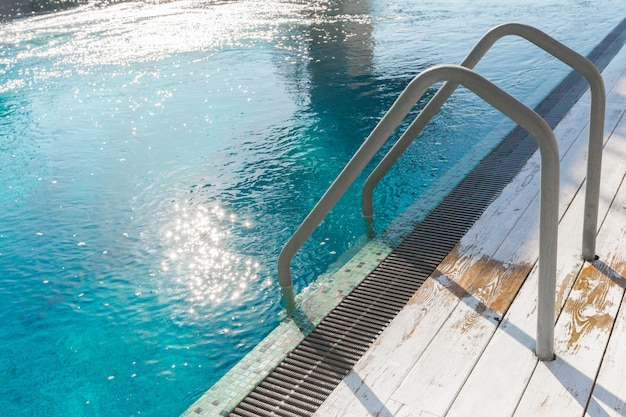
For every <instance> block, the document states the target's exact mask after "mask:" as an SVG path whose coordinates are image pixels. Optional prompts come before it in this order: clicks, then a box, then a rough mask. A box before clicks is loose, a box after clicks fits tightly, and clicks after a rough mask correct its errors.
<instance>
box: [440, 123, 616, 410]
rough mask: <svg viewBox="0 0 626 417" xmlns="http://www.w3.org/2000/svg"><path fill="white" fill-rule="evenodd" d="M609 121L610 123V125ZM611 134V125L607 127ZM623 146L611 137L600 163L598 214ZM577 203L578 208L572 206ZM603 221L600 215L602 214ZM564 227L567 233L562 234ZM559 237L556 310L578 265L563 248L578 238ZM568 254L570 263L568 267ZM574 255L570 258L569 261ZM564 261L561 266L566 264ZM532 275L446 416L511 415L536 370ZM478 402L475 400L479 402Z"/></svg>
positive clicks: (605, 202) (606, 199) (609, 196)
mask: <svg viewBox="0 0 626 417" xmlns="http://www.w3.org/2000/svg"><path fill="white" fill-rule="evenodd" d="M611 122H612V123H613V122H614V120H612V121H611ZM624 125H625V122H624V120H622V121H621V123H620V124H619V125H618V129H617V131H619V130H620V129H624ZM607 129H608V130H609V131H611V130H613V129H612V126H611V124H609V125H608V126H607ZM625 147H626V143H625V142H624V140H623V138H621V137H620V135H619V134H617V135H616V134H613V135H612V136H611V138H610V140H609V141H608V143H607V145H606V148H605V149H606V150H605V161H604V163H603V175H602V178H603V184H602V191H603V192H602V199H601V207H600V212H601V213H602V212H606V210H607V208H608V204H609V203H610V201H611V199H612V193H610V192H609V191H610V190H615V189H616V188H617V187H618V186H619V184H620V181H621V177H622V176H623V163H622V162H621V161H622V160H621V159H620V156H619V154H618V153H617V152H616V151H617V150H619V149H624V148H625ZM582 204H583V202H582V199H581V198H578V199H576V201H575V203H574V205H573V206H572V208H571V209H570V212H572V213H574V212H578V213H579V214H578V215H579V216H581V215H582ZM576 205H577V207H576ZM600 218H601V219H602V216H600ZM564 229H565V230H564ZM560 233H561V236H560V239H559V245H560V247H559V272H558V276H559V277H562V278H561V281H560V285H559V288H560V291H559V292H558V294H557V296H558V299H557V306H558V305H562V302H563V300H564V298H565V295H566V292H567V288H568V282H571V281H572V278H573V275H572V274H573V272H572V271H575V268H573V269H572V270H571V271H570V272H569V273H567V272H566V271H565V269H564V268H568V267H571V266H573V264H575V263H576V262H578V256H577V250H573V249H571V248H569V249H568V248H567V246H568V245H578V241H579V239H577V238H567V237H566V235H565V234H566V233H568V228H566V227H560ZM565 253H570V255H569V257H570V259H572V261H571V262H572V263H573V264H572V265H569V266H568V265H567V261H566V259H567V258H564V257H563V256H564V255H565ZM572 256H573V258H572ZM564 263H565V265H564ZM535 306H536V274H533V275H532V276H531V277H530V278H529V281H528V282H527V283H526V284H524V287H523V288H522V290H521V292H520V294H519V295H518V298H517V299H516V301H515V302H514V303H513V306H512V307H511V310H510V311H509V313H508V314H507V316H506V317H505V319H504V320H503V322H502V325H501V327H500V329H499V330H498V331H497V332H496V334H495V336H494V338H493V339H492V340H491V342H490V344H489V346H487V348H486V350H485V352H484V353H483V355H482V357H481V359H480V361H479V362H478V364H477V366H476V368H475V369H474V370H473V372H472V374H471V376H470V377H469V379H468V381H467V382H466V384H465V386H464V388H463V389H462V390H461V392H460V393H459V396H458V397H457V398H456V400H455V402H454V404H453V405H452V407H451V409H450V410H449V412H448V416H449V417H450V416H466V415H489V416H509V415H511V413H512V412H513V411H514V410H515V408H516V407H517V404H518V401H519V398H520V397H521V395H522V392H523V390H524V388H525V385H526V382H527V381H528V380H529V378H530V375H531V373H532V372H533V369H534V368H535V366H536V363H537V361H536V359H535V357H534V355H531V354H530V352H531V351H532V349H533V348H534V334H535V329H536V323H535V320H536V317H535V316H534V309H535ZM478 399H479V400H478Z"/></svg>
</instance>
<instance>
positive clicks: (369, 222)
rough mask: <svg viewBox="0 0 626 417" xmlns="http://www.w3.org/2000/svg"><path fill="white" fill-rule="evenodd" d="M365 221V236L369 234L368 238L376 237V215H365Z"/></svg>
mask: <svg viewBox="0 0 626 417" xmlns="http://www.w3.org/2000/svg"><path fill="white" fill-rule="evenodd" d="M363 221H364V222H365V236H367V239H368V240H372V239H374V237H376V232H375V231H374V216H363Z"/></svg>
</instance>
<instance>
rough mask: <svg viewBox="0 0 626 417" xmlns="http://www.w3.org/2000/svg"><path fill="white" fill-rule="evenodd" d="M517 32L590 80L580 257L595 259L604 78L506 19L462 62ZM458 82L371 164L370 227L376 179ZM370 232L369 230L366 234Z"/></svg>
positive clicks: (365, 207)
mask: <svg viewBox="0 0 626 417" xmlns="http://www.w3.org/2000/svg"><path fill="white" fill-rule="evenodd" d="M508 35H516V36H519V37H521V38H524V39H526V40H528V41H529V42H531V43H533V44H535V45H537V46H538V47H539V48H541V49H543V50H544V51H546V52H548V53H549V54H551V55H552V56H554V57H556V58H557V59H559V60H561V61H562V62H564V63H566V64H567V65H569V66H570V67H571V68H573V69H575V70H576V71H578V72H579V73H581V74H582V75H583V76H584V77H585V78H586V79H587V81H588V82H589V88H590V90H591V111H590V122H589V123H590V126H589V155H588V159H587V190H586V194H585V214H584V220H583V243H582V257H583V258H584V259H586V260H588V261H591V260H593V259H595V255H596V231H597V225H598V202H599V199H600V172H601V165H602V144H603V137H604V114H605V106H606V101H605V90H604V81H603V80H602V76H601V75H600V72H599V71H598V69H597V68H596V67H595V66H594V65H593V63H591V61H589V60H588V59H587V58H585V57H584V56H582V55H580V54H578V53H577V52H575V51H573V50H572V49H570V48H568V47H567V46H565V45H563V44H561V43H560V42H558V41H556V40H555V39H553V38H551V37H550V36H548V35H546V34H545V33H543V32H542V31H540V30H538V29H535V28H533V27H531V26H527V25H523V24H519V23H505V24H503V25H500V26H496V27H495V28H493V29H491V30H490V31H489V32H487V33H486V34H485V35H484V36H483V37H482V38H481V39H480V40H479V41H478V43H477V44H476V46H474V48H473V49H472V50H471V51H470V53H469V54H468V55H467V56H466V57H465V59H464V60H463V62H461V66H463V67H466V68H474V66H475V65H476V64H478V62H479V61H480V60H481V58H482V57H483V56H484V55H485V54H486V53H487V51H488V50H489V49H490V48H491V47H492V46H493V44H494V43H495V42H496V41H498V40H499V39H501V38H503V37H505V36H508ZM456 88H457V84H454V83H453V82H447V83H445V84H444V85H443V86H442V87H441V89H440V90H439V91H438V92H437V94H435V95H434V96H433V98H432V99H430V101H429V102H428V103H427V105H426V106H425V107H424V109H422V111H421V112H420V114H419V115H418V116H417V117H416V118H415V120H414V121H413V122H412V123H411V125H410V126H409V127H408V128H407V130H406V131H405V132H404V133H403V134H402V136H401V137H400V139H398V141H397V142H396V144H395V145H394V146H393V147H392V148H391V149H390V150H389V152H388V153H387V155H385V157H384V158H383V159H382V160H381V161H380V163H379V164H378V166H376V168H374V170H373V171H372V173H371V174H370V176H369V177H368V178H367V180H365V183H364V185H363V190H362V195H361V198H362V211H363V216H364V217H365V218H366V221H367V224H368V228H372V227H373V215H374V209H373V206H372V194H373V192H374V188H375V187H376V185H377V184H378V182H379V181H380V180H381V179H382V178H383V177H384V176H385V174H386V173H387V171H389V169H390V168H391V167H392V166H393V165H394V164H395V163H396V161H397V160H398V158H399V157H400V156H401V155H402V154H403V153H404V151H405V150H406V149H407V148H408V147H409V145H410V144H411V143H412V142H413V140H415V138H416V137H417V135H418V134H419V133H420V132H421V131H422V129H423V128H424V126H426V124H428V122H429V121H430V119H432V118H433V116H434V115H435V114H436V113H437V112H438V111H439V109H440V108H441V106H443V104H444V103H445V102H446V100H447V99H448V98H449V97H450V95H451V94H452V93H453V92H454V90H456ZM372 235H373V233H372V232H371V231H368V236H372Z"/></svg>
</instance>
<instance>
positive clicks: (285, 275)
mask: <svg viewBox="0 0 626 417" xmlns="http://www.w3.org/2000/svg"><path fill="white" fill-rule="evenodd" d="M442 81H448V82H454V83H456V84H460V85H463V86H464V87H466V88H468V89H469V90H471V91H473V92H474V93H475V94H476V95H478V96H479V97H481V98H482V99H483V100H485V101H486V102H488V103H489V104H491V105H492V106H493V107H495V108H496V109H498V110H499V111H500V112H502V113H503V114H505V115H506V116H507V117H509V118H510V119H511V120H513V121H514V122H516V123H517V124H519V125H520V126H521V127H523V128H524V129H526V131H528V133H530V134H531V135H532V136H533V137H534V138H535V140H536V141H537V143H538V145H539V150H540V153H541V208H540V218H539V301H538V302H539V305H538V316H539V318H538V323H539V325H538V327H537V347H536V353H537V356H538V357H539V358H540V359H542V360H551V359H553V357H554V305H555V288H556V254H557V235H558V212H559V210H558V204H559V153H558V147H557V143H556V139H555V138H554V134H553V132H552V130H551V129H550V127H549V126H548V124H547V123H546V122H545V121H544V120H543V119H542V118H541V117H540V116H539V115H538V114H537V113H535V112H534V111H533V110H531V109H530V108H528V107H527V106H526V105H524V104H523V103H521V102H519V101H518V100H516V99H515V98H514V97H512V96H510V95H509V94H507V93H506V92H505V91H503V90H502V89H500V88H499V87H498V86H496V85H495V84H493V83H491V82H490V81H488V80H487V79H485V78H483V77H482V76H480V75H478V74H477V73H476V72H474V71H472V70H471V69H468V68H466V67H462V66H458V65H440V66H435V67H432V68H430V69H427V70H426V71H424V72H422V73H421V74H419V75H418V76H417V77H415V78H414V79H413V80H412V81H411V82H410V83H409V85H408V86H407V87H406V88H405V89H404V91H403V92H402V93H401V94H400V96H399V97H398V99H397V100H396V101H395V103H394V104H393V105H392V106H391V108H390V109H389V111H388V112H387V113H386V114H385V116H384V117H383V118H382V119H381V121H380V122H379V123H378V125H377V126H376V127H375V128H374V130H373V131H372V133H371V134H370V135H369V136H368V138H367V139H366V140H365V142H364V143H363V145H361V147H360V148H359V149H358V150H357V152H356V153H355V154H354V156H353V157H352V159H351V160H350V161H349V162H348V164H347V165H346V166H345V168H344V169H343V170H342V171H341V173H340V174H339V176H338V177H337V179H335V181H334V182H333V183H332V184H331V186H330V188H329V189H328V190H327V191H326V193H325V194H324V195H323V196H322V198H321V199H320V201H319V202H318V203H317V205H316V206H315V207H314V208H313V210H311V212H310V213H309V215H308V216H307V217H306V218H305V220H304V221H303V222H302V224H301V225H300V227H298V229H297V230H296V232H295V233H294V234H293V236H292V237H291V238H290V239H289V241H287V243H286V244H285V246H284V247H283V250H282V251H281V253H280V255H279V257H278V279H279V282H280V286H281V290H282V294H283V299H284V301H285V305H286V308H287V311H288V312H292V311H294V310H295V309H296V303H295V299H294V293H293V287H292V279H291V260H292V259H293V256H294V255H295V253H296V252H297V251H298V249H300V247H301V246H302V245H303V244H304V242H305V241H306V240H307V239H308V237H309V236H310V235H311V233H312V232H313V230H315V228H317V226H318V225H319V224H320V223H321V222H322V220H323V219H324V217H326V215H327V214H328V213H329V212H330V210H331V209H332V208H333V207H334V205H335V204H336V203H337V201H338V200H339V199H340V198H341V196H342V195H343V194H344V193H345V191H346V190H347V189H348V188H349V186H350V185H351V184H352V183H353V182H354V180H355V179H356V178H357V177H358V175H359V174H360V173H361V171H362V170H363V169H364V168H365V166H366V165H367V164H368V163H369V162H370V161H371V159H372V158H373V157H374V155H375V154H376V153H377V152H378V150H379V149H380V148H381V146H382V145H383V144H384V143H385V142H386V141H387V139H388V138H389V136H391V134H392V133H393V131H394V130H395V129H396V128H397V127H398V125H399V124H400V123H401V122H402V120H403V119H404V118H405V117H406V115H407V114H408V113H409V111H410V110H411V109H412V108H413V106H414V105H415V104H416V103H417V101H418V100H419V99H420V98H421V97H422V95H423V94H424V92H425V91H426V89H427V88H429V87H430V86H432V85H433V84H436V83H438V82H442Z"/></svg>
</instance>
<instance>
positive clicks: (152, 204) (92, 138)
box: [0, 0, 624, 416]
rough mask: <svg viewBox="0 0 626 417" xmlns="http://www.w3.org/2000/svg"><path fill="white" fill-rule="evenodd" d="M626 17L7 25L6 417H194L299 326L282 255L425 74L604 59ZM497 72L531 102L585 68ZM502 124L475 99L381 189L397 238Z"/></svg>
mask: <svg viewBox="0 0 626 417" xmlns="http://www.w3.org/2000/svg"><path fill="white" fill-rule="evenodd" d="M621 7H622V0H615V1H610V0H605V1H597V2H582V1H574V0H570V1H563V0H559V1H545V0H542V1H524V2H496V1H486V0H481V1H469V0H468V1H451V0H450V1H436V2H435V1H420V2H405V1H382V0H370V1H315V2H300V1H272V0H270V1H251V0H241V1H228V2H224V1H213V2H211V1H172V2H156V3H155V2H149V3H142V2H125V3H120V4H115V5H109V6H102V5H99V6H98V5H96V4H95V3H94V4H88V5H86V6H82V7H80V8H77V9H73V10H69V11H64V12H59V13H55V14H50V15H42V16H35V17H29V18H26V19H20V20H15V21H12V22H5V23H2V24H1V25H0V184H1V186H0V322H1V323H2V325H1V327H0V351H2V355H0V370H1V372H0V410H2V413H1V414H2V415H6V416H84V415H90V416H128V415H144V416H145V415H148V416H172V415H178V414H180V413H181V412H183V411H184V410H185V409H186V407H187V406H188V405H190V404H191V403H192V402H193V401H194V400H195V399H196V398H197V397H199V396H200V395H201V394H202V393H203V392H204V391H205V390H206V389H208V388H209V387H210V386H211V385H212V384H213V383H214V382H215V381H217V380H218V379H219V378H220V376H221V375H223V374H224V373H225V372H226V371H227V370H228V369H229V368H230V367H231V366H233V365H234V364H235V363H236V362H237V361H238V360H239V359H240V358H241V357H242V356H243V355H244V354H245V353H246V352H247V351H248V350H250V349H251V348H252V347H253V346H254V345H255V344H256V343H258V341H259V340H261V339H262V338H263V337H264V336H265V335H266V334H267V333H269V331H270V330H271V329H273V328H274V326H276V324H277V323H278V322H279V320H280V312H281V307H280V300H279V294H278V284H277V280H276V271H275V262H276V258H277V256H278V253H279V251H280V249H281V247H282V245H283V243H284V242H285V241H286V240H287V239H288V238H289V237H290V235H291V233H292V232H293V231H294V230H295V228H296V227H297V225H298V224H299V223H300V222H301V221H302V220H303V218H304V216H305V214H306V213H307V212H308V211H309V210H310V209H311V208H312V207H313V205H314V204H315V202H316V201H317V199H318V198H319V197H320V196H321V195H322V193H323V191H324V190H325V189H326V187H327V186H328V185H329V184H330V182H331V181H332V180H333V179H334V177H335V176H336V175H337V174H338V173H339V171H340V169H341V168H342V167H343V165H344V164H345V163H346V162H347V160H348V159H349V158H350V157H351V155H352V154H353V153H354V151H355V150H356V149H357V148H358V146H359V145H360V143H361V142H362V141H363V139H364V138H365V137H366V136H367V134H368V133H369V131H370V130H371V129H372V127H373V126H374V125H375V124H376V122H377V121H378V120H379V118H380V117H381V116H382V114H383V113H384V112H385V111H386V109H387V108H388V107H389V105H390V104H391V103H392V102H393V100H395V98H396V97H397V95H398V94H399V92H400V91H401V90H402V89H403V88H404V86H405V85H406V84H407V82H408V81H409V80H410V79H411V78H412V77H413V76H414V75H415V74H417V73H418V72H419V71H420V70H422V69H424V68H426V67H428V66H430V65H434V64H438V63H445V62H452V63H457V62H459V61H460V60H461V59H462V58H463V56H464V55H465V54H466V53H467V51H468V50H469V49H470V48H471V46H472V45H473V44H474V43H475V42H476V40H477V39H478V38H479V37H480V36H481V35H482V34H483V33H484V32H485V31H486V30H487V29H489V28H490V27H492V26H494V25H496V24H499V23H502V22H505V21H520V22H524V23H528V24H533V25H535V26H537V27H539V28H540V29H542V30H544V31H546V32H547V33H549V34H551V35H552V36H554V37H555V38H557V39H559V40H561V41H563V42H564V43H566V44H567V45H569V46H571V47H573V48H575V49H577V50H579V51H580V52H583V53H587V52H588V51H590V50H591V48H592V47H593V46H595V44H596V43H597V42H599V41H600V40H601V39H602V38H603V37H604V36H605V35H606V33H608V32H609V31H610V30H611V29H612V28H613V26H614V25H616V24H617V23H618V22H619V21H621V19H623V17H624V16H621V15H620V14H619V13H616V12H618V11H620V10H622V9H621ZM589 16H593V19H589ZM478 69H479V70H480V71H482V72H483V73H484V74H486V75H487V76H489V77H490V78H491V79H493V80H495V81H496V82H497V83H498V84H500V85H501V86H503V87H504V88H506V89H507V90H508V91H510V92H512V93H514V94H515V95H517V96H518V97H519V98H521V99H523V100H524V101H525V102H526V103H528V104H530V105H534V104H536V103H538V102H539V101H540V100H541V98H542V97H543V96H544V95H545V94H546V93H547V92H548V91H549V89H550V88H552V87H553V86H555V85H556V84H557V82H558V81H559V80H560V79H561V78H562V77H563V76H564V75H565V74H566V72H567V70H566V69H565V68H564V67H563V66H562V65H561V64H558V63H556V62H554V61H553V60H552V59H551V58H549V57H547V56H546V55H545V54H543V53H541V52H540V51H537V50H536V49H534V48H533V47H529V46H527V45H526V44H525V43H524V42H520V41H516V40H504V41H501V42H500V43H499V44H498V45H497V47H496V48H494V50H493V51H492V52H490V53H489V54H488V56H487V57H486V59H485V61H484V63H483V64H481V66H480V67H479V68H478ZM500 123H501V118H500V117H499V116H498V115H497V114H496V113H495V112H494V111H491V110H489V109H488V108H487V107H486V106H483V105H482V104H480V103H479V102H478V101H477V100H476V99H474V97H473V96H471V95H470V94H468V93H466V92H463V91H461V92H459V93H458V94H455V95H454V96H453V98H452V99H451V104H450V105H449V106H446V107H445V108H444V109H443V111H442V114H441V116H440V117H438V118H437V119H436V120H435V121H434V122H433V123H432V124H431V125H430V126H429V127H428V128H427V131H426V134H425V135H423V137H422V138H421V139H420V141H419V143H418V144H415V145H414V146H412V147H411V149H410V150H409V151H408V153H407V155H405V156H404V157H403V158H402V159H401V160H400V162H399V164H398V166H397V167H396V168H394V169H393V170H392V172H391V175H390V177H389V178H387V179H386V180H385V181H383V183H381V185H380V187H379V189H378V190H377V193H376V207H377V227H378V228H381V227H384V225H386V224H388V223H389V222H390V221H391V220H392V219H393V218H394V217H395V216H397V215H398V214H399V213H400V212H401V211H402V210H403V209H404V208H405V207H407V206H408V205H409V204H411V203H412V202H413V201H414V200H415V199H416V198H418V197H419V196H420V195H422V194H423V193H425V192H428V189H429V187H430V186H431V185H432V184H433V182H435V181H436V180H437V179H438V178H441V176H442V175H443V174H444V173H445V172H446V171H447V170H448V169H449V167H451V166H453V165H454V164H455V163H457V162H458V161H460V160H462V158H463V157H464V155H466V154H467V153H468V152H471V151H472V149H474V147H475V146H476V144H477V143H480V142H481V141H482V140H483V138H484V137H485V135H486V134H487V133H490V132H492V131H493V129H494V127H495V126H498V125H499V124H500ZM492 136H493V137H496V138H497V137H498V135H492ZM494 144H495V141H494ZM452 185H453V184H451V186H452ZM359 201H360V200H359V196H358V189H357V188H356V187H355V189H353V190H350V192H349V195H348V196H347V197H346V198H344V199H343V200H342V201H341V203H340V205H339V206H338V207H337V209H336V210H334V211H333V212H332V213H331V216H330V217H329V218H328V219H327V220H326V221H325V222H324V223H323V224H322V226H321V227H320V229H319V230H318V231H317V232H316V233H315V234H314V236H313V237H312V239H311V240H310V241H309V242H308V243H307V244H306V245H305V247H304V249H303V250H302V251H301V253H300V255H298V256H297V257H296V259H295V262H294V278H295V284H296V287H297V290H301V289H302V288H304V287H306V285H307V284H308V283H310V282H311V281H312V280H313V279H315V277H316V276H317V275H318V274H320V273H322V272H324V271H325V270H326V269H327V268H328V266H329V265H331V264H332V263H333V262H334V261H335V260H336V259H337V257H338V256H339V255H341V254H342V253H343V252H345V251H346V250H347V249H349V248H350V247H352V246H354V245H355V244H356V242H357V241H358V240H359V238H360V237H361V236H362V234H363V233H364V230H363V222H362V219H361V217H360V206H359V204H360V203H359ZM383 208H384V209H383Z"/></svg>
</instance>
